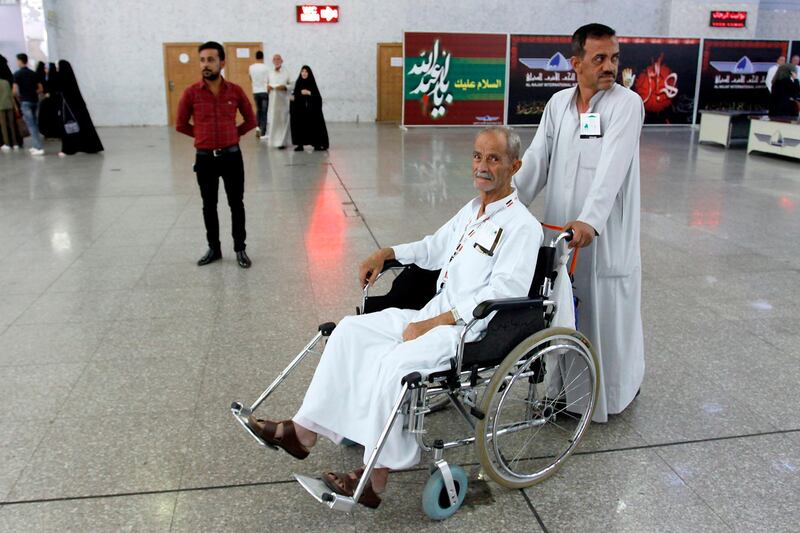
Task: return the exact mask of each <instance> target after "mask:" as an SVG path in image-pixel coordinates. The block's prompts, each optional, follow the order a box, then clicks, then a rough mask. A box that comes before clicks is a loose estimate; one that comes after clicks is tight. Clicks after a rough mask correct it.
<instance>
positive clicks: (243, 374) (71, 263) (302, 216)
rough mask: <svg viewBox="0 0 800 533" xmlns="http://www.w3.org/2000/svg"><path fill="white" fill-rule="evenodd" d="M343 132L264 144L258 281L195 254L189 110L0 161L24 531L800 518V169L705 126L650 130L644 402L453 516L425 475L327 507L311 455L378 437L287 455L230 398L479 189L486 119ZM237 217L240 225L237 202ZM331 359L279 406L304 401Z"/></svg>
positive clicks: (259, 161)
mask: <svg viewBox="0 0 800 533" xmlns="http://www.w3.org/2000/svg"><path fill="white" fill-rule="evenodd" d="M330 130H331V138H332V146H333V148H332V150H331V152H330V153H329V154H319V153H294V152H291V151H289V152H280V151H276V150H269V149H267V148H266V147H264V146H263V145H261V146H260V145H258V144H257V142H256V140H255V139H254V138H252V137H248V138H247V139H245V141H244V142H243V147H244V153H245V166H246V172H247V192H246V196H245V202H246V206H247V229H248V233H249V237H248V244H249V247H248V252H249V253H250V256H251V258H252V259H253V267H252V268H251V269H250V270H249V271H244V270H241V269H240V268H239V267H238V266H237V265H236V263H235V261H234V260H233V253H232V250H231V244H230V240H229V239H226V240H225V243H224V253H225V260H224V261H222V262H219V263H215V264H213V265H210V266H208V267H205V268H198V267H196V266H195V261H196V259H197V258H199V257H200V255H201V254H202V253H203V252H204V248H205V245H204V233H203V226H202V218H201V214H200V198H199V194H198V191H197V186H196V184H195V182H194V178H193V174H192V173H191V165H192V158H193V151H192V148H191V144H190V141H189V139H187V138H185V137H182V136H179V135H177V134H174V133H172V132H171V131H170V130H168V129H167V128H114V129H101V130H100V134H101V136H102V138H103V142H104V144H105V146H106V149H107V151H106V153H105V154H103V155H98V156H88V155H77V156H74V157H70V158H66V159H59V158H57V157H55V155H53V154H55V152H57V151H58V146H57V145H53V144H48V146H47V150H48V153H49V154H48V155H47V156H45V157H43V158H31V157H29V156H28V155H27V154H22V153H9V154H0V249H2V250H3V254H2V258H0V530H2V531H42V530H75V531H89V530H144V531H167V530H175V531H200V530H208V531H257V530H271V531H277V530H299V529H303V530H306V531H381V530H389V529H391V530H404V531H405V530H407V531H432V530H436V531H438V530H443V529H456V528H458V529H462V528H469V529H470V530H473V531H485V530H505V531H536V530H538V529H540V528H541V529H544V530H547V531H636V532H639V531H730V530H735V531H755V530H764V531H791V530H795V531H796V530H797V523H798V521H800V496H798V494H800V395H799V394H798V393H797V385H798V383H800V364H798V363H800V350H799V349H798V346H800V320H799V319H798V316H800V303H798V302H800V238H798V236H799V235H800V163H797V162H793V161H789V160H784V159H777V158H772V157H767V156H759V155H751V156H747V155H746V154H745V151H744V150H743V149H742V148H733V149H730V150H727V151H726V150H723V149H721V148H717V147H714V146H704V145H701V146H699V145H698V144H697V142H696V139H697V137H696V132H693V131H692V130H690V129H676V130H667V129H647V130H645V132H644V133H643V142H642V206H643V207H642V256H643V257H642V258H643V264H644V267H643V271H644V309H643V314H644V322H645V336H646V345H647V375H646V378H645V383H644V386H643V388H642V394H641V396H640V397H639V399H638V400H637V401H636V402H635V403H634V404H633V405H632V406H631V407H630V408H629V409H628V410H627V411H626V412H625V413H624V414H622V415H621V416H617V417H613V418H612V419H611V420H610V421H609V423H608V424H606V425H594V426H592V427H591V428H590V432H589V434H588V436H587V439H586V441H585V442H584V443H583V444H582V447H581V450H580V454H579V455H577V456H575V457H574V458H572V459H570V461H569V462H568V463H567V465H566V466H565V468H564V469H563V470H562V471H561V472H560V473H559V474H558V475H557V476H555V477H554V478H552V479H551V480H549V481H547V482H546V483H544V484H542V485H539V486H536V487H534V488H532V489H529V490H526V491H516V492H515V491H508V490H505V489H502V488H500V487H499V486H496V485H493V484H491V483H490V484H488V485H487V486H483V487H480V486H479V488H482V489H483V491H476V492H475V494H471V495H470V497H469V498H470V499H469V501H468V502H467V504H466V505H465V507H464V508H463V509H462V510H461V511H459V513H458V514H456V515H455V516H454V517H453V518H452V519H450V520H449V521H447V522H445V523H443V524H439V523H433V522H431V521H429V520H428V519H427V518H426V517H425V516H424V514H423V513H422V511H421V507H420V502H419V498H420V493H421V490H422V486H423V484H424V482H425V480H426V476H427V473H426V471H425V469H424V467H422V468H421V469H420V470H416V471H411V472H405V473H399V474H396V475H395V476H394V477H393V480H392V482H391V483H390V486H389V487H390V488H389V492H388V495H387V499H386V502H385V504H384V505H383V506H382V508H381V509H380V510H378V511H376V512H371V511H368V510H365V509H359V510H357V511H356V512H354V513H353V514H352V515H350V516H348V515H342V514H338V513H337V514H334V513H333V512H332V511H328V510H327V509H325V508H323V507H322V506H320V505H318V504H316V503H315V502H314V501H312V500H311V499H310V498H309V497H308V496H307V495H306V494H305V493H304V492H303V491H302V490H301V489H300V487H299V486H298V485H296V484H295V483H293V482H292V481H290V479H291V473H292V472H294V471H299V472H303V473H309V474H314V473H317V472H319V471H321V470H322V469H329V468H332V469H334V470H338V469H341V468H347V467H352V466H353V465H356V464H357V463H358V462H359V459H360V454H359V453H358V452H357V451H356V450H351V449H342V448H339V447H336V446H334V445H332V444H330V443H324V444H322V445H321V446H319V448H318V451H317V452H316V453H315V454H314V455H312V457H311V458H309V460H307V461H306V462H304V463H297V462H294V461H293V460H291V459H290V458H288V456H287V455H282V454H273V453H266V452H264V451H263V450H261V449H259V448H257V446H255V444H254V443H253V442H251V441H250V440H249V438H248V437H246V435H245V434H244V433H243V432H242V431H241V430H240V429H239V428H238V427H237V426H236V425H235V424H234V421H233V419H232V418H231V416H230V414H229V411H228V406H229V405H230V402H231V401H232V400H234V399H242V400H252V399H254V398H255V397H256V396H257V395H258V394H259V393H260V392H261V390H263V388H264V387H265V386H266V384H267V383H268V382H269V381H270V380H271V379H272V377H274V375H275V374H276V373H277V372H278V371H279V369H281V368H282V367H283V365H284V364H285V363H286V362H287V360H288V359H290V358H291V357H292V356H293V355H294V354H295V353H296V352H297V351H298V350H299V349H300V348H301V347H302V345H303V344H304V343H305V341H306V339H307V338H309V337H310V336H311V335H312V333H313V332H314V330H315V326H316V324H318V323H319V322H323V321H326V320H338V319H339V318H340V317H341V316H342V315H344V314H346V313H351V312H352V311H353V309H354V307H355V305H356V304H357V302H358V297H359V290H358V288H357V286H356V279H355V272H354V269H355V266H356V264H357V263H358V262H359V260H360V258H362V257H363V256H364V255H366V254H367V253H369V252H370V251H372V250H374V249H375V248H376V246H378V245H388V244H392V243H397V242H403V241H408V240H412V239H416V238H418V237H420V236H421V235H422V234H423V233H425V232H429V231H431V230H433V229H435V228H436V227H438V225H439V224H441V223H442V222H443V221H444V220H446V219H447V218H448V217H449V216H451V215H452V213H454V212H455V211H456V209H458V208H459V207H460V206H461V205H462V204H463V203H464V202H465V201H467V200H468V199H469V198H471V197H472V195H473V191H472V189H471V182H470V179H469V165H470V151H471V137H472V134H473V131H471V130H462V129H429V130H413V131H408V132H406V133H403V132H402V131H401V130H400V129H398V128H397V127H393V126H376V125H371V124H370V125H355V124H352V125H345V124H331V125H330ZM532 133H533V132H532V131H531V130H523V132H522V134H523V140H524V142H525V145H526V146H527V144H528V142H529V141H530V138H531V136H532ZM533 210H534V212H539V211H540V204H538V203H537V204H534V206H533ZM220 213H221V219H222V221H223V233H225V234H227V233H229V227H230V225H229V222H228V218H229V217H228V211H227V206H225V200H224V195H222V194H221V201H220ZM312 371H313V368H312V367H311V365H306V366H303V367H301V368H300V370H299V371H298V372H297V374H296V375H294V376H293V377H292V378H291V379H290V380H289V382H288V384H287V386H285V388H283V389H282V390H279V393H277V394H276V396H274V397H273V398H274V401H271V404H270V406H269V410H270V411H271V414H273V415H274V416H288V415H291V414H292V413H293V412H294V409H296V407H297V406H298V403H299V401H300V399H301V398H302V391H303V389H304V385H305V383H307V381H308V380H309V379H310V376H311V373H312ZM437 417H438V418H437V422H438V423H439V425H440V426H442V427H444V428H447V427H448V425H450V424H451V423H453V421H452V417H450V416H449V415H448V413H446V412H445V413H441V414H439V415H437ZM459 452H460V451H459ZM457 453H458V452H457ZM457 453H456V454H454V455H453V457H456V458H460V459H461V460H462V461H463V462H464V463H466V464H468V465H469V464H470V463H472V464H474V462H475V457H474V455H472V454H471V451H470V450H464V453H463V454H462V455H457Z"/></svg>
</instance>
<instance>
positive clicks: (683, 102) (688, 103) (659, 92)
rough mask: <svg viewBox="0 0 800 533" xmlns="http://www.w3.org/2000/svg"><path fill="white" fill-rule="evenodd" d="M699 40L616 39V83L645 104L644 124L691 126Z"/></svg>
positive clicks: (660, 38)
mask: <svg viewBox="0 0 800 533" xmlns="http://www.w3.org/2000/svg"><path fill="white" fill-rule="evenodd" d="M699 55H700V39H669V38H662V37H620V38H619V56H620V59H619V82H620V83H621V84H622V85H624V86H625V87H627V88H629V89H631V90H632V91H635V92H637V93H638V94H639V96H641V97H642V102H643V103H644V111H645V114H644V123H645V124H677V125H686V124H691V123H692V121H693V119H694V93H695V89H696V88H697V62H698V58H699Z"/></svg>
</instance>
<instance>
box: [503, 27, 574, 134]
mask: <svg viewBox="0 0 800 533" xmlns="http://www.w3.org/2000/svg"><path fill="white" fill-rule="evenodd" d="M571 40H572V37H570V36H568V35H512V36H511V55H510V59H509V65H508V72H509V75H508V123H509V124H538V123H539V122H540V121H541V119H542V113H543V112H544V106H545V105H547V102H548V101H549V100H550V97H551V96H553V95H554V94H555V93H557V92H558V91H560V90H562V89H567V88H569V87H572V86H574V85H575V83H576V79H575V72H574V71H573V70H572V65H571V64H570V62H569V57H570V56H571V55H572V52H571V51H570V42H571Z"/></svg>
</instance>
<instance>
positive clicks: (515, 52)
mask: <svg viewBox="0 0 800 533" xmlns="http://www.w3.org/2000/svg"><path fill="white" fill-rule="evenodd" d="M570 41H571V37H570V36H567V35H559V36H553V35H548V36H544V35H512V36H511V55H510V64H509V78H508V123H509V124H538V123H539V122H540V120H541V117H542V113H543V112H544V106H545V105H546V104H547V102H548V100H550V97H552V96H553V94H555V93H556V92H558V91H560V90H562V89H567V88H569V87H573V86H574V85H575V83H576V82H577V80H576V77H575V72H574V71H573V70H572V65H571V63H570V61H569V57H570V56H571V55H572V52H571V50H570ZM619 43H620V65H619V73H620V78H619V80H618V81H619V82H620V83H622V84H623V85H625V86H626V87H627V88H629V89H631V90H633V91H636V92H637V93H639V95H640V96H641V97H642V101H643V102H644V107H645V124H691V123H692V116H693V114H694V93H695V87H696V78H697V58H698V54H699V51H700V39H667V38H643V37H620V38H619Z"/></svg>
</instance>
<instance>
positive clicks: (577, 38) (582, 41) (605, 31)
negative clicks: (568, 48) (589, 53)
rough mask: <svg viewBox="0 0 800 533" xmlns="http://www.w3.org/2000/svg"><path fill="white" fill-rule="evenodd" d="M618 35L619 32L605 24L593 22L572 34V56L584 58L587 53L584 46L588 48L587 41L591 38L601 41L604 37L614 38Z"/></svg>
mask: <svg viewBox="0 0 800 533" xmlns="http://www.w3.org/2000/svg"><path fill="white" fill-rule="evenodd" d="M616 34H617V32H615V31H614V30H613V29H612V28H609V27H608V26H606V25H605V24H598V23H596V22H593V23H591V24H586V25H585V26H581V27H580V28H578V29H577V30H575V33H573V34H572V55H573V56H575V57H583V54H585V53H586V49H585V48H584V46H586V39H587V38H589V37H592V38H594V39H600V38H602V37H613V36H615V35H616Z"/></svg>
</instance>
